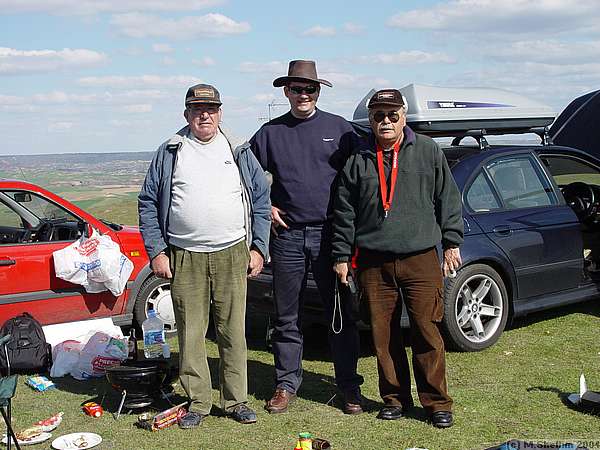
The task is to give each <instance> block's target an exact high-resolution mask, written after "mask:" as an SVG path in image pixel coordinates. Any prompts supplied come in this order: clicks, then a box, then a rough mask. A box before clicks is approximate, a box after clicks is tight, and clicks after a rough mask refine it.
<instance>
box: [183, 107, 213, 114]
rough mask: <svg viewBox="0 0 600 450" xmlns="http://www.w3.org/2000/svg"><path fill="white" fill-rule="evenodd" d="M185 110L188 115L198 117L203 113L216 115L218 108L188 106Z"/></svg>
mask: <svg viewBox="0 0 600 450" xmlns="http://www.w3.org/2000/svg"><path fill="white" fill-rule="evenodd" d="M187 109H188V111H189V112H190V114H192V115H194V116H200V115H202V114H203V113H205V112H206V113H208V114H209V115H213V114H217V113H218V112H219V107H218V106H188V108H187Z"/></svg>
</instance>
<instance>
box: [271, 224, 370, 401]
mask: <svg viewBox="0 0 600 450" xmlns="http://www.w3.org/2000/svg"><path fill="white" fill-rule="evenodd" d="M270 250H271V267H272V269H273V291H274V296H275V312H276V320H275V329H274V332H273V336H272V343H273V356H274V359H275V383H276V386H277V387H278V388H283V389H286V390H287V391H289V392H293V393H295V392H296V391H297V390H298V388H299V387H300V384H301V383H302V352H303V336H302V323H301V320H302V313H301V311H302V306H303V293H304V290H305V288H306V280H307V273H308V269H309V267H310V268H311V270H312V273H313V277H314V280H315V282H316V284H317V288H318V290H319V294H320V296H321V299H322V301H323V303H324V307H325V315H326V317H325V319H326V321H327V323H331V318H332V315H333V305H334V283H335V273H334V272H333V268H332V267H333V264H332V262H331V247H330V227H329V226H328V225H315V226H293V225H292V226H290V228H289V229H284V228H279V230H278V235H277V236H274V235H272V236H271V243H270ZM342 315H343V316H342V317H343V328H342V332H341V333H339V334H334V333H333V332H332V330H331V326H330V327H329V345H330V349H331V352H332V356H333V364H334V368H335V381H336V384H337V386H338V388H339V389H340V390H342V391H344V392H350V391H358V390H359V386H360V385H361V384H362V382H363V378H362V377H361V376H360V375H358V374H357V373H356V365H357V362H358V357H359V352H360V343H359V335H358V330H357V328H356V321H355V318H354V317H353V314H352V311H351V305H350V304H349V302H342Z"/></svg>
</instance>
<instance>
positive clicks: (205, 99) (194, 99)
mask: <svg viewBox="0 0 600 450" xmlns="http://www.w3.org/2000/svg"><path fill="white" fill-rule="evenodd" d="M193 103H210V104H214V105H219V106H220V105H221V104H222V103H221V96H220V95H219V91H217V89H216V88H215V87H214V86H211V85H210V84H196V85H195V86H192V87H191V88H189V89H188V90H187V94H185V105H186V106H187V105H190V104H193Z"/></svg>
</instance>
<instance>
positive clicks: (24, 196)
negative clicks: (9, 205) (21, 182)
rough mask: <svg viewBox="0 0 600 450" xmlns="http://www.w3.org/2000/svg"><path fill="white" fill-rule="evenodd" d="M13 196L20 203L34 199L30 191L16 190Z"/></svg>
mask: <svg viewBox="0 0 600 450" xmlns="http://www.w3.org/2000/svg"><path fill="white" fill-rule="evenodd" d="M13 198H14V199H15V201H16V202H19V203H28V202H30V201H31V200H32V198H31V194H30V193H29V192H15V193H14V194H13Z"/></svg>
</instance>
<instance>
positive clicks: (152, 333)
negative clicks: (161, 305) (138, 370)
mask: <svg viewBox="0 0 600 450" xmlns="http://www.w3.org/2000/svg"><path fill="white" fill-rule="evenodd" d="M142 331H143V333H144V356H145V357H146V359H154V358H160V357H162V356H163V348H162V347H163V344H164V343H165V342H166V340H165V328H164V324H163V321H162V320H160V319H159V318H158V317H156V311H154V310H153V309H150V310H148V318H147V319H146V320H144V322H143V323H142Z"/></svg>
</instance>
